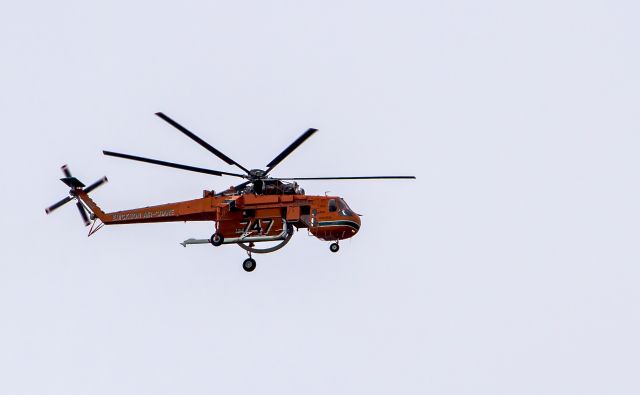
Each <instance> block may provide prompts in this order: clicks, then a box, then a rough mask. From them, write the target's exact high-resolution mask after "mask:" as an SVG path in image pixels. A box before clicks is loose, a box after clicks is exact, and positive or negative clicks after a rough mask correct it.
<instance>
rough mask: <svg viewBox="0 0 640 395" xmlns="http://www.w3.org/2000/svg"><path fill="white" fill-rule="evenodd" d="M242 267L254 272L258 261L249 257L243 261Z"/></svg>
mask: <svg viewBox="0 0 640 395" xmlns="http://www.w3.org/2000/svg"><path fill="white" fill-rule="evenodd" d="M242 268H243V269H244V271H245V272H252V271H253V270H254V269H255V268H256V261H255V260H253V258H247V259H245V260H244V262H242Z"/></svg>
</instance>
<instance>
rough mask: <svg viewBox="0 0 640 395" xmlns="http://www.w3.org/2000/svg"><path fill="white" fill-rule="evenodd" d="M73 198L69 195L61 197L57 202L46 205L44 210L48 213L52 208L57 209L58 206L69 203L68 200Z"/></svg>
mask: <svg viewBox="0 0 640 395" xmlns="http://www.w3.org/2000/svg"><path fill="white" fill-rule="evenodd" d="M72 199H73V198H72V197H71V196H67V197H66V198H64V199H62V200H61V201H59V202H58V203H55V204H53V205H51V206H50V207H47V208H46V209H45V210H44V212H45V213H47V214H50V213H51V212H52V211H53V210H55V209H57V208H58V207H60V206H62V205H64V204H67V203H69V201H70V200H72Z"/></svg>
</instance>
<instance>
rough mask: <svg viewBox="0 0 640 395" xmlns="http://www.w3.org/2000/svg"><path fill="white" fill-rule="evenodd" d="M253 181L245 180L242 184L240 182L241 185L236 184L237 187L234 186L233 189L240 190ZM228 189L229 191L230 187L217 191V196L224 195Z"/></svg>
mask: <svg viewBox="0 0 640 395" xmlns="http://www.w3.org/2000/svg"><path fill="white" fill-rule="evenodd" d="M251 182H252V181H245V182H243V183H242V184H240V185H236V186H235V187H233V189H235V190H236V191H238V190H240V189H243V188H244V187H246V186H247V185H249V184H251ZM226 191H228V189H226V190H224V191H222V192H219V193H216V196H222V195H224V193H225V192H226Z"/></svg>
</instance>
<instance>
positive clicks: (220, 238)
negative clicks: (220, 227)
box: [210, 232, 224, 247]
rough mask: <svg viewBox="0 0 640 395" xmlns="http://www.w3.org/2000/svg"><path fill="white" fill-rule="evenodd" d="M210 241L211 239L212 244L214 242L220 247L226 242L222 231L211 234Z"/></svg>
mask: <svg viewBox="0 0 640 395" xmlns="http://www.w3.org/2000/svg"><path fill="white" fill-rule="evenodd" d="M210 241H211V244H213V245H214V246H216V247H219V246H221V245H222V243H223V242H224V237H223V236H222V235H221V234H220V233H218V232H216V233H214V234H213V235H212V236H211V239H210Z"/></svg>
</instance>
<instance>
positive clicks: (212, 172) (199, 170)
mask: <svg viewBox="0 0 640 395" xmlns="http://www.w3.org/2000/svg"><path fill="white" fill-rule="evenodd" d="M102 153H103V154H105V155H107V156H115V157H116V158H123V159H130V160H137V161H139V162H146V163H151V164H154V165H160V166H167V167H173V168H175V169H182V170H188V171H195V172H197V173H204V174H210V175H213V176H222V175H226V176H233V177H240V178H245V176H244V175H242V174H236V173H227V172H225V171H218V170H211V169H203V168H201V167H194V166H187V165H181V164H179V163H172V162H165V161H162V160H156V159H149V158H143V157H141V156H134V155H127V154H120V153H117V152H111V151H102Z"/></svg>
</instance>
